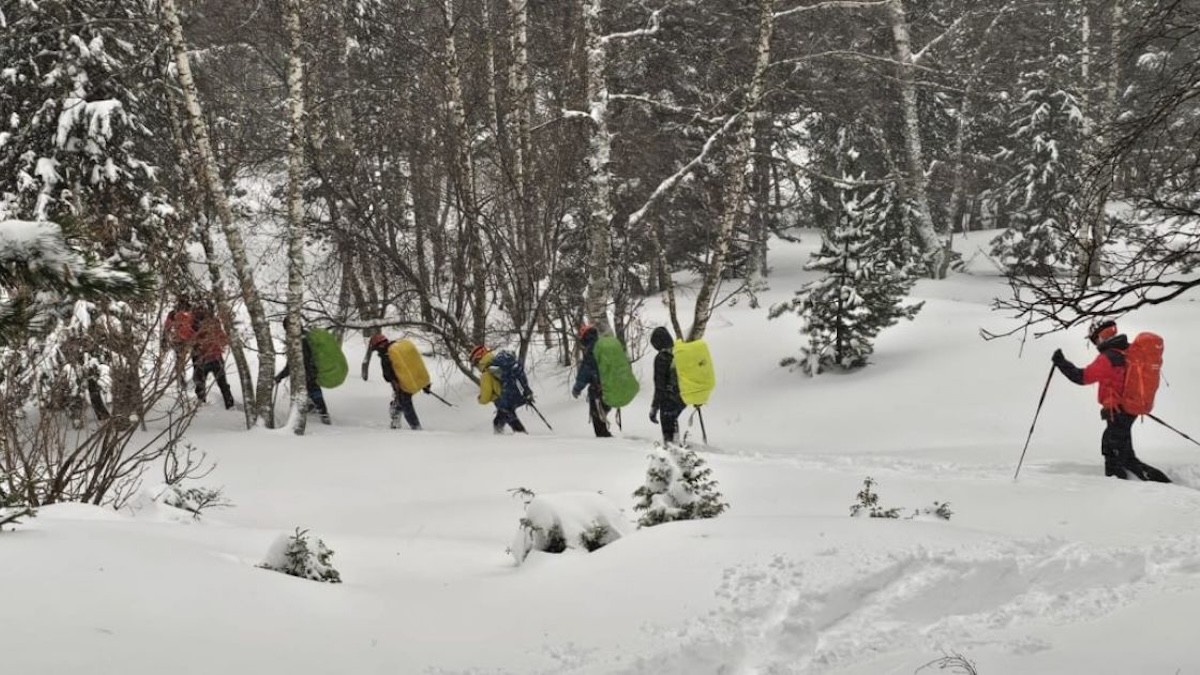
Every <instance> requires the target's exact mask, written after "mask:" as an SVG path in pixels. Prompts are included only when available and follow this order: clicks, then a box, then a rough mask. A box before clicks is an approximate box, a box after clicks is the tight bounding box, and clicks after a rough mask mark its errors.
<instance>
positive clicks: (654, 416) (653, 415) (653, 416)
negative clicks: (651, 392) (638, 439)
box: [650, 408, 658, 424]
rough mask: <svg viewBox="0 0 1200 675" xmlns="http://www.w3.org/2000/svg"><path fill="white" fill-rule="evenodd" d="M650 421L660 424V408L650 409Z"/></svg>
mask: <svg viewBox="0 0 1200 675" xmlns="http://www.w3.org/2000/svg"><path fill="white" fill-rule="evenodd" d="M650 421H651V422H653V423H655V424H658V408H651V409H650Z"/></svg>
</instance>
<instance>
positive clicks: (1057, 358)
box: [1050, 349, 1067, 366]
mask: <svg viewBox="0 0 1200 675" xmlns="http://www.w3.org/2000/svg"><path fill="white" fill-rule="evenodd" d="M1050 360H1051V361H1052V362H1053V363H1054V365H1056V366H1057V365H1059V364H1060V363H1062V362H1063V361H1066V360H1067V357H1065V356H1063V353H1062V350H1061V349H1055V350H1054V355H1053V356H1051V357H1050Z"/></svg>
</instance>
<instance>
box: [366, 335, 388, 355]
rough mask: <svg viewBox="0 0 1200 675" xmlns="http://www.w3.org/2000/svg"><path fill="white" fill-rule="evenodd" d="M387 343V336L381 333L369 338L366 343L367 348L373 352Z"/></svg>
mask: <svg viewBox="0 0 1200 675" xmlns="http://www.w3.org/2000/svg"><path fill="white" fill-rule="evenodd" d="M387 343H388V339H387V336H385V335H384V334H383V333H376V334H374V335H372V336H371V341H370V342H368V343H367V348H368V349H370V350H372V351H374V350H376V349H379V348H380V347H382V346H384V345H386V344H387Z"/></svg>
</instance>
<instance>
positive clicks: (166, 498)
mask: <svg viewBox="0 0 1200 675" xmlns="http://www.w3.org/2000/svg"><path fill="white" fill-rule="evenodd" d="M162 502H163V503H164V504H166V505H167V506H173V507H175V508H177V509H183V510H184V511H187V512H188V513H191V514H192V517H193V518H195V519H196V520H200V516H201V515H202V514H203V512H204V511H205V510H206V509H225V508H229V507H231V506H233V502H231V501H229V500H228V499H226V498H225V492H224V490H223V489H222V488H206V487H191V488H182V487H180V486H178V485H168V486H167V489H166V490H165V491H164V492H163V495H162Z"/></svg>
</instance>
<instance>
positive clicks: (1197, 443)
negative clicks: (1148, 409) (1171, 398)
mask: <svg viewBox="0 0 1200 675" xmlns="http://www.w3.org/2000/svg"><path fill="white" fill-rule="evenodd" d="M1146 417H1149V418H1150V419H1152V420H1154V421H1155V422H1158V423H1159V424H1161V425H1163V426H1164V427H1166V428H1168V429H1170V430H1171V431H1174V432H1175V433H1177V434H1179V435H1180V436H1183V437H1184V438H1186V439H1188V440H1189V441H1191V442H1193V443H1195V444H1196V445H1200V441H1197V440H1196V439H1194V438H1192V437H1191V436H1188V435H1187V434H1185V433H1183V432H1182V431H1180V430H1178V429H1176V428H1175V427H1173V426H1171V425H1170V424H1167V423H1166V422H1164V421H1162V420H1160V419H1158V418H1157V417H1155V416H1154V415H1151V414H1150V413H1146Z"/></svg>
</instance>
